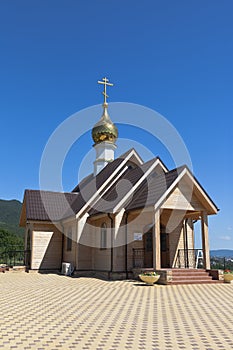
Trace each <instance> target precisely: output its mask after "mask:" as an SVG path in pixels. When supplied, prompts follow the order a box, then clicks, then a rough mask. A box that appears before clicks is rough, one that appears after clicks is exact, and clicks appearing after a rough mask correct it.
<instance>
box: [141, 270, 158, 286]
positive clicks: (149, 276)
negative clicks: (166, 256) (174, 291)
mask: <svg viewBox="0 0 233 350" xmlns="http://www.w3.org/2000/svg"><path fill="white" fill-rule="evenodd" d="M139 278H140V280H142V281H143V282H145V283H146V284H149V285H151V286H152V285H153V284H154V283H155V282H157V281H158V280H159V278H160V275H158V274H157V273H156V272H155V271H144V272H142V273H140V275H139Z"/></svg>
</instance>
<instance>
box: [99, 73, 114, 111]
mask: <svg viewBox="0 0 233 350" xmlns="http://www.w3.org/2000/svg"><path fill="white" fill-rule="evenodd" d="M98 84H102V85H104V91H103V92H102V94H103V95H104V105H106V104H107V97H109V96H108V95H107V86H113V84H112V83H109V80H108V79H107V78H106V77H105V78H103V79H102V81H101V80H98Z"/></svg>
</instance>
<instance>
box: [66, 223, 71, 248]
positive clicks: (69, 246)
mask: <svg viewBox="0 0 233 350" xmlns="http://www.w3.org/2000/svg"><path fill="white" fill-rule="evenodd" d="M66 250H67V252H69V251H71V250H72V229H71V228H70V229H69V231H68V235H67V240H66Z"/></svg>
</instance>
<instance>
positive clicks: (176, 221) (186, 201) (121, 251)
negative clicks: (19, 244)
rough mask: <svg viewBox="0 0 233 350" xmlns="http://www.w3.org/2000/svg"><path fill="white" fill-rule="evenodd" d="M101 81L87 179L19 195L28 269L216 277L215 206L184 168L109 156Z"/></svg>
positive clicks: (113, 131) (111, 141)
mask: <svg viewBox="0 0 233 350" xmlns="http://www.w3.org/2000/svg"><path fill="white" fill-rule="evenodd" d="M101 83H103V84H104V92H103V94H104V103H103V114H102V117H101V118H100V120H99V122H98V123H97V124H96V125H95V126H94V127H93V129H92V138H93V141H94V148H95V150H96V159H95V161H94V170H93V173H91V174H89V175H87V176H86V177H85V178H84V179H83V180H82V181H81V182H80V183H79V184H77V186H76V187H75V188H74V189H73V190H72V191H71V192H68V193H61V192H49V191H41V190H25V194H24V200H23V207H22V213H21V218H20V226H22V227H25V249H27V250H29V251H30V255H29V258H28V259H27V260H28V261H27V262H26V264H27V268H28V270H29V271H30V270H36V271H41V272H42V271H61V269H62V264H63V263H69V264H70V266H71V267H72V271H73V273H74V274H76V275H87V276H90V275H92V276H97V277H106V278H109V279H122V278H132V277H134V276H136V275H137V274H138V273H140V271H142V270H145V269H146V270H154V271H158V272H159V273H160V275H161V279H160V282H161V283H164V284H169V283H172V282H173V283H174V282H176V281H177V282H181V283H182V280H183V282H187V278H190V280H189V281H195V279H196V281H202V282H204V281H206V282H207V281H211V282H212V280H219V279H221V276H220V272H219V271H213V270H210V252H209V238H208V216H209V215H215V214H217V212H218V208H217V206H216V205H215V203H214V202H213V201H212V199H211V198H210V197H209V195H208V194H207V193H206V191H205V190H204V189H203V187H202V186H201V184H200V183H199V182H198V181H197V179H196V178H195V177H194V176H193V174H192V173H191V171H190V170H189V169H188V167H187V166H186V165H183V166H181V167H179V168H176V169H172V170H169V169H168V168H167V167H166V165H165V164H164V163H163V162H162V161H161V160H160V158H159V157H156V158H153V159H151V160H150V161H147V162H143V160H142V159H141V157H140V155H139V154H138V153H137V151H136V150H135V149H130V150H128V151H127V152H126V153H124V154H122V155H121V156H120V157H118V158H116V159H115V158H114V153H115V149H116V141H117V137H118V130H117V127H116V126H115V125H114V123H113V122H112V121H111V119H110V117H109V114H108V103H107V94H106V86H107V85H111V84H110V83H109V82H108V80H107V79H106V78H104V79H103V81H102V82H101ZM199 220H200V221H201V231H202V247H200V249H199V250H197V249H195V246H194V237H195V230H194V227H195V222H196V221H199ZM182 273H183V275H182ZM182 276H183V277H182ZM184 276H185V277H184ZM188 276H190V277H188Z"/></svg>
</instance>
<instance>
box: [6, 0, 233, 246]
mask: <svg viewBox="0 0 233 350" xmlns="http://www.w3.org/2000/svg"><path fill="white" fill-rule="evenodd" d="M232 23H233V3H232V1H230V0H229V1H227V0H223V1H221V2H220V1H217V0H205V1H200V0H195V1H192V0H189V1H186V0H177V1H172V0H170V1H166V0H161V1H157V0H147V1H146V2H142V1H137V0H136V1H135V0H134V1H131V0H127V1H123V0H118V1H109V0H99V1H90V0H86V1H78V0H73V1H71V0H67V1H64V0H63V1H61V0H56V1H54V0H50V1H47V0H40V1H37V0H34V1H33V2H32V1H31V0H20V1H17V0H11V1H8V0H2V1H1V2H0V45H1V55H0V100H1V103H0V115H1V138H0V149H1V172H0V186H1V187H0V198H3V199H12V198H16V199H19V200H22V198H23V192H24V189H25V188H35V189H37V188H39V180H38V179H39V166H40V160H41V155H42V152H43V149H44V147H45V145H46V142H47V140H48V139H49V137H50V135H51V134H52V132H53V131H54V130H55V129H56V128H57V127H58V126H59V125H60V123H62V122H63V121H64V120H65V119H66V118H68V117H69V116H70V115H72V114H74V113H76V112H77V111H80V110H82V109H83V108H86V107H89V106H92V105H96V104H100V103H102V96H101V88H100V87H99V86H98V85H97V83H96V82H97V80H98V79H101V78H102V77H104V76H107V77H109V78H110V79H111V81H112V82H114V83H115V86H114V88H111V91H109V94H110V102H118V101H120V102H130V103H136V104H140V105H143V106H146V107H149V108H151V109H154V110H156V111H158V112H159V113H160V114H162V115H163V116H164V117H165V118H167V119H168V120H169V121H170V122H171V123H172V124H173V126H174V127H175V128H176V129H177V131H178V132H179V134H180V135H181V137H182V138H183V140H184V142H185V144H186V146H187V148H188V150H189V153H190V155H191V159H192V164H193V171H194V174H195V176H196V177H197V178H198V180H199V181H200V182H201V184H202V185H203V186H204V188H205V189H206V190H207V192H208V193H209V194H210V196H211V197H212V198H213V200H214V201H215V202H216V204H217V205H218V207H219V208H220V209H221V211H220V213H219V215H217V216H216V217H213V218H210V236H211V239H210V243H211V248H212V249H214V248H231V249H233V224H232V198H233V190H232V177H233V157H232V149H233V147H232V144H233V141H232V132H233V128H232V124H233V121H232V119H233V115H232V114H233V113H232V112H233V98H232V96H233V25H232ZM100 113H101V112H100ZM111 117H112V119H113V120H114V116H113V115H111ZM98 119H99V115H97V116H96V121H97V120H98ZM96 121H93V122H96ZM80 123H82V121H81V120H80ZM119 133H120V136H122V137H123V138H124V137H129V135H130V138H131V139H134V140H135V141H137V142H139V143H141V144H144V146H145V147H146V148H148V149H149V150H150V151H151V152H152V153H153V154H155V155H159V156H160V157H161V158H162V159H163V161H164V162H165V163H166V164H167V165H168V166H169V167H172V166H173V164H172V161H171V159H170V156H169V154H168V152H167V151H166V150H165V149H164V147H163V145H161V144H159V143H158V142H157V141H156V140H154V141H153V140H152V139H151V138H150V137H147V136H145V134H144V133H143V132H142V131H140V130H138V129H135V128H128V129H127V128H126V127H124V126H119ZM91 146H92V140H91V138H90V133H86V134H85V135H84V136H83V137H81V138H80V140H79V141H78V142H77V143H75V144H74V145H73V147H72V149H71V150H70V152H69V154H68V156H67V159H66V161H65V163H64V169H63V181H64V190H66V191H68V190H70V189H71V188H73V187H74V185H75V183H76V178H77V173H78V168H79V165H80V163H81V162H82V158H83V157H84V156H85V154H86V153H87V152H89V150H90V149H91Z"/></svg>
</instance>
